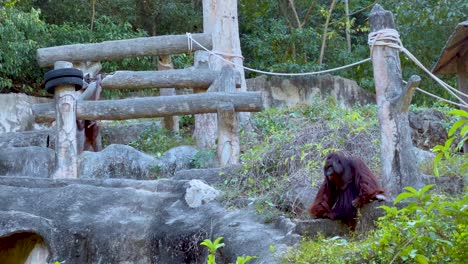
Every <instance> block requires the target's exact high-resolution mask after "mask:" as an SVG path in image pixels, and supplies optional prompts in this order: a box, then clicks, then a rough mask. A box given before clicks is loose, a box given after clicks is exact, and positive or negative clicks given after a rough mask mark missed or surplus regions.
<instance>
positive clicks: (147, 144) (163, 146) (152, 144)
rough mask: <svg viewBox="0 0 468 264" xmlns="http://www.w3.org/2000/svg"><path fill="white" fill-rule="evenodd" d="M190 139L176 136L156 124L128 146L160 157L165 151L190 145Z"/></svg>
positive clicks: (185, 136)
mask: <svg viewBox="0 0 468 264" xmlns="http://www.w3.org/2000/svg"><path fill="white" fill-rule="evenodd" d="M191 144H192V139H191V138H190V137H189V136H187V135H177V134H174V133H172V132H170V131H167V130H166V129H164V128H160V127H159V126H157V125H156V124H154V125H152V126H151V127H149V128H147V129H146V130H145V131H144V132H143V133H142V134H141V135H139V136H138V139H136V140H134V141H132V142H130V144H129V145H130V146H132V147H134V148H136V149H138V150H140V151H143V152H145V153H149V154H152V155H155V156H156V157H160V156H161V155H162V154H163V153H164V152H166V151H167V150H169V149H171V148H173V147H176V146H181V145H191Z"/></svg>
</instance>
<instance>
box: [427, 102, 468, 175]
mask: <svg viewBox="0 0 468 264" xmlns="http://www.w3.org/2000/svg"><path fill="white" fill-rule="evenodd" d="M449 114H450V115H454V116H456V117H458V121H456V122H455V123H454V124H453V125H452V127H451V128H450V130H449V132H448V136H449V139H448V140H447V141H446V142H445V144H444V145H443V146H442V145H437V146H435V147H434V148H433V150H432V151H434V152H436V153H437V156H436V157H435V159H434V167H433V169H434V175H436V176H439V167H440V163H441V161H442V159H443V158H445V162H443V163H445V164H447V163H449V164H450V163H454V162H455V163H460V164H458V165H459V166H456V165H457V164H455V166H454V168H459V173H460V174H459V175H458V176H464V175H467V174H468V154H463V153H460V150H461V148H462V147H463V144H464V143H465V142H467V141H468V112H466V111H464V110H452V111H450V112H449ZM457 132H458V133H457ZM454 145H455V146H454ZM465 151H466V150H465ZM447 167H448V166H444V168H447ZM456 171H458V170H456ZM443 175H446V174H443Z"/></svg>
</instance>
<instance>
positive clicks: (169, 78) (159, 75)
mask: <svg viewBox="0 0 468 264" xmlns="http://www.w3.org/2000/svg"><path fill="white" fill-rule="evenodd" d="M218 75H219V72H216V71H212V70H209V69H196V68H187V69H180V70H167V71H117V72H115V73H114V74H112V75H108V76H106V77H105V78H104V79H103V80H102V88H103V89H148V88H194V89H199V90H206V89H208V87H209V86H210V85H211V83H213V82H214V80H215V79H216V78H217V77H218ZM237 83H238V85H240V77H238V78H237Z"/></svg>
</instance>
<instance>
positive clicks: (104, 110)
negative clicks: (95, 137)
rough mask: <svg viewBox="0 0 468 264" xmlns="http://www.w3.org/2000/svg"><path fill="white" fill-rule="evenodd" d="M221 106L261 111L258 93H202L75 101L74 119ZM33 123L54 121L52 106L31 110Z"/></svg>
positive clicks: (198, 110)
mask: <svg viewBox="0 0 468 264" xmlns="http://www.w3.org/2000/svg"><path fill="white" fill-rule="evenodd" d="M223 103H232V104H233V105H234V108H235V110H236V112H258V111H261V110H262V97H261V94H260V93H259V92H242V93H234V94H228V93H201V94H189V95H176V96H159V97H145V98H129V99H121V100H101V101H78V102H77V117H78V119H82V120H126V119H133V118H150V117H165V116H173V115H191V114H195V113H216V112H217V107H218V105H220V104H223ZM32 109H33V113H34V115H35V117H36V122H39V123H42V122H51V121H53V120H54V118H55V113H54V104H52V103H48V104H35V105H33V107H32Z"/></svg>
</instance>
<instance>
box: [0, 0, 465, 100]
mask: <svg viewBox="0 0 468 264" xmlns="http://www.w3.org/2000/svg"><path fill="white" fill-rule="evenodd" d="M331 2H332V1H331V0H327V1H324V0H318V1H309V0H295V1H290V0H279V1H278V0H240V1H239V22H240V34H241V45H242V51H243V55H244V57H245V64H246V65H247V66H249V67H252V68H257V69H261V70H267V71H274V72H307V71H314V70H320V69H325V68H332V67H337V66H342V65H345V64H348V63H351V62H355V61H358V60H361V59H364V58H367V57H369V48H368V46H367V35H368V33H369V24H368V15H369V12H370V9H371V7H372V4H374V3H377V2H381V4H382V5H383V6H384V8H386V9H388V10H391V11H392V12H393V13H394V14H395V17H396V22H397V25H398V28H397V29H398V31H399V32H400V35H401V36H402V37H401V38H402V41H403V44H404V45H405V46H406V47H407V48H408V49H409V50H410V51H411V52H413V53H414V54H415V55H416V57H418V58H419V59H420V60H421V61H422V62H423V64H425V65H426V66H427V67H432V66H433V65H434V63H435V62H436V60H437V58H438V56H439V55H440V52H441V50H442V48H443V46H444V44H445V41H446V40H447V38H448V37H449V35H450V34H451V32H453V30H454V28H455V26H456V25H457V24H458V23H459V22H461V21H463V20H465V19H466V14H467V13H468V3H467V2H466V1H463V0H422V1H396V0H388V1H372V0H356V1H349V9H350V12H349V13H350V14H351V15H350V26H351V44H352V46H351V52H349V51H348V48H347V42H346V39H345V28H346V24H347V22H346V16H345V5H344V2H345V1H337V4H336V7H335V8H334V10H333V11H332V13H331V16H330V18H331V19H330V24H329V26H328V29H327V32H326V34H327V35H326V39H327V43H326V48H325V52H324V57H323V61H322V64H319V57H320V48H321V45H322V36H323V33H324V32H323V30H324V24H325V21H326V18H327V16H328V15H329V8H330V4H331ZM0 5H2V6H3V7H0V90H1V91H0V92H3V93H5V92H26V93H28V94H40V91H41V89H40V83H41V81H42V76H43V73H44V71H45V70H47V69H40V68H39V67H38V66H37V64H36V62H35V51H36V49H37V48H40V47H47V46H54V45H63V44H71V43H90V42H100V41H104V40H111V39H124V38H133V37H139V36H148V35H165V34H183V33H185V32H201V31H202V30H203V29H202V20H203V18H202V0H174V1H163V0H1V1H0ZM174 61H175V64H176V66H177V67H179V68H180V67H185V66H187V65H188V64H190V63H191V61H190V58H187V56H182V57H180V56H178V57H175V58H174ZM402 65H403V68H404V70H403V73H404V78H405V79H407V78H408V77H409V76H410V75H412V74H415V73H418V74H421V76H423V77H424V78H423V83H422V85H421V86H422V87H423V88H426V89H428V90H432V91H435V92H437V93H438V94H443V92H442V91H441V90H440V89H439V88H438V87H437V86H436V85H435V84H434V82H432V81H430V80H429V79H428V78H427V76H426V75H425V74H423V73H422V71H421V70H419V69H417V68H416V67H415V66H414V65H413V64H412V62H410V61H408V60H406V58H404V57H402ZM153 68H155V63H154V60H153V59H152V58H138V59H126V60H123V61H119V62H111V63H109V62H108V63H105V64H104V69H103V72H110V71H114V70H117V69H132V70H147V69H153ZM336 74H339V75H342V76H344V77H347V78H350V79H354V80H356V81H357V82H358V83H359V84H360V85H361V86H362V87H364V88H365V89H368V90H373V78H372V71H371V65H370V63H367V64H364V65H361V66H357V67H354V68H351V69H349V70H344V71H341V72H338V73H336ZM255 75H256V74H255V73H247V76H248V77H254V76H255ZM448 81H449V82H451V83H452V84H455V82H454V79H453V78H448ZM415 100H416V102H417V103H420V104H421V103H425V102H430V99H429V98H427V97H425V96H424V97H423V96H420V95H419V94H417V95H416V97H415Z"/></svg>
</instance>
